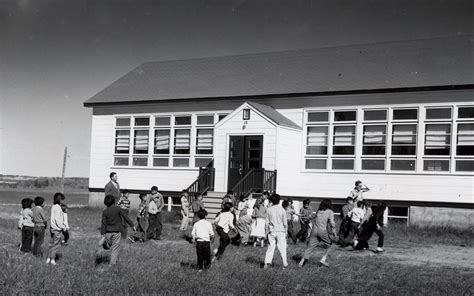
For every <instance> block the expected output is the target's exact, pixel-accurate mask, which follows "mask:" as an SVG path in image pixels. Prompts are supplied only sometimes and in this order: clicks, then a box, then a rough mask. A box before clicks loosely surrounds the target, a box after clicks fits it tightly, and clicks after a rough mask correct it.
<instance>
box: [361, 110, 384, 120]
mask: <svg viewBox="0 0 474 296" xmlns="http://www.w3.org/2000/svg"><path fill="white" fill-rule="evenodd" d="M386 120H387V110H364V121H386Z"/></svg>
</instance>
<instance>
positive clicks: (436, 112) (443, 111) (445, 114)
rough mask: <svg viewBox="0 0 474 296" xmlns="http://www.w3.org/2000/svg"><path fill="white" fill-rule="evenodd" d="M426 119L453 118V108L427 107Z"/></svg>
mask: <svg viewBox="0 0 474 296" xmlns="http://www.w3.org/2000/svg"><path fill="white" fill-rule="evenodd" d="M426 119H427V120H435V119H451V108H427V109H426Z"/></svg>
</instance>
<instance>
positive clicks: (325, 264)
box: [319, 260, 329, 267]
mask: <svg viewBox="0 0 474 296" xmlns="http://www.w3.org/2000/svg"><path fill="white" fill-rule="evenodd" d="M319 264H321V266H325V267H329V264H328V263H327V262H326V261H323V260H321V261H319Z"/></svg>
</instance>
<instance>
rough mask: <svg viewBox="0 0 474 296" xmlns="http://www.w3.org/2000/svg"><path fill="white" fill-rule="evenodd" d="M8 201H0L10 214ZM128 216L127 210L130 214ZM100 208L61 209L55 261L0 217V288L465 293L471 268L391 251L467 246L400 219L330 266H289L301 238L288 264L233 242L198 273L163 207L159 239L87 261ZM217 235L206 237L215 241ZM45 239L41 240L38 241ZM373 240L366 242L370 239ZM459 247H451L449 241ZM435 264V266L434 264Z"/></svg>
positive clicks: (460, 235)
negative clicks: (418, 260)
mask: <svg viewBox="0 0 474 296" xmlns="http://www.w3.org/2000/svg"><path fill="white" fill-rule="evenodd" d="M17 210H18V209H17V208H16V207H6V206H5V207H0V211H1V212H2V213H8V212H12V213H16V212H17ZM132 217H135V216H134V213H132ZM100 218H101V210H100V209H87V208H73V209H71V210H70V213H69V221H70V222H69V223H70V225H71V227H72V229H71V234H72V239H71V242H70V244H69V245H68V246H65V247H63V248H61V251H60V253H61V258H60V260H59V261H58V263H59V264H58V266H54V267H53V266H48V265H46V264H45V263H44V259H43V260H39V259H37V258H34V257H33V256H31V255H29V254H26V255H23V254H20V253H19V252H18V250H17V246H16V244H17V242H18V241H19V239H20V234H19V231H17V230H16V229H15V227H16V223H17V221H16V220H15V219H12V218H11V217H10V218H9V217H7V216H4V217H3V216H2V218H0V234H1V235H0V247H1V249H0V250H1V251H0V266H2V267H3V268H1V269H0V294H2V295H13V294H28V295H29V294H86V295H98V294H107V295H110V294H121V295H128V294H133V295H144V294H173V295H176V294H185V295H190V294H199V295H203V294H210V295H227V294H229V295H233V294H319V295H346V294H356V295H385V294H390V295H426V294H435V295H440V294H446V295H463V294H466V295H467V294H470V293H472V284H471V282H472V277H473V275H474V273H473V271H474V269H471V268H465V267H457V266H453V265H452V264H451V265H438V264H431V263H430V264H424V263H423V264H405V263H410V262H402V261H399V260H395V259H394V258H393V257H391V254H392V253H399V254H402V255H403V253H404V252H407V253H409V252H412V251H416V250H417V248H421V247H426V246H436V247H441V248H451V247H456V246H460V245H465V246H466V247H465V248H460V249H466V248H471V247H472V241H473V237H472V233H468V232H456V231H451V232H447V231H446V230H444V231H441V230H439V229H430V230H427V231H421V230H419V229H411V228H406V227H405V226H403V225H391V226H390V227H389V228H387V229H386V231H385V233H386V237H387V240H386V246H387V252H386V254H382V255H376V254H373V253H372V252H354V251H349V250H340V249H339V248H335V250H334V252H333V253H332V254H331V255H330V257H329V262H330V264H331V267H330V268H322V267H317V264H316V262H317V260H316V259H317V258H315V260H312V261H310V262H309V263H308V264H307V265H306V266H305V267H304V268H303V269H300V268H298V267H297V264H296V262H297V261H296V260H297V259H298V258H300V256H301V254H302V253H303V251H304V249H305V247H306V245H305V244H297V245H292V244H291V245H289V246H288V258H289V261H290V267H289V268H288V269H286V270H282V269H281V258H280V257H279V254H278V252H276V254H275V258H274V266H273V267H272V268H270V269H268V270H263V269H261V268H260V265H261V263H262V261H263V258H264V254H265V250H266V248H253V247H245V248H244V247H240V248H239V247H235V246H230V247H228V249H227V250H226V252H225V254H224V257H223V259H222V260H221V261H220V262H218V263H216V264H213V266H212V268H211V269H210V270H209V271H207V272H204V273H202V274H199V273H197V271H196V269H195V268H194V264H195V262H196V255H195V248H194V246H193V245H191V244H189V243H187V242H186V241H185V240H184V239H183V237H182V234H181V233H180V232H179V231H178V230H177V228H178V225H179V223H178V222H179V221H178V220H177V217H176V215H175V213H165V215H164V220H165V221H167V223H165V225H164V226H165V227H164V236H165V240H163V241H159V242H154V241H153V242H147V243H144V244H140V243H137V244H132V245H130V244H124V246H123V248H122V249H121V253H120V257H119V262H118V264H117V266H116V267H114V268H110V269H109V268H108V267H107V266H103V265H101V266H98V267H97V266H95V259H96V252H97V250H98V246H97V241H98V240H99V231H98V227H99V225H100ZM217 242H218V240H216V242H215V243H214V247H215V246H217ZM45 245H47V243H45ZM371 246H374V242H371ZM456 248H459V247H456ZM440 267H442V268H440Z"/></svg>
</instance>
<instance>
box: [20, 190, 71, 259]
mask: <svg viewBox="0 0 474 296" xmlns="http://www.w3.org/2000/svg"><path fill="white" fill-rule="evenodd" d="M65 199H66V197H65V196H64V194H62V193H60V192H58V193H55V194H54V196H53V206H52V207H51V216H50V219H49V231H50V234H51V243H50V248H49V251H48V258H47V260H46V263H47V264H52V265H56V255H57V251H58V249H59V248H60V247H61V245H65V244H67V241H68V240H69V223H68V216H67V209H68V207H67V205H66V204H65V203H64V201H65ZM33 204H34V207H33ZM21 206H22V210H21V212H20V219H19V221H18V228H19V229H20V230H21V243H20V251H21V252H23V253H29V252H32V253H33V255H34V256H36V257H43V247H42V246H43V242H44V236H45V233H46V229H48V219H47V218H46V213H45V210H44V206H45V199H44V198H43V197H41V196H37V197H36V198H35V199H34V200H32V199H31V198H24V199H23V200H22V201H21Z"/></svg>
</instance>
